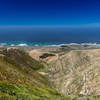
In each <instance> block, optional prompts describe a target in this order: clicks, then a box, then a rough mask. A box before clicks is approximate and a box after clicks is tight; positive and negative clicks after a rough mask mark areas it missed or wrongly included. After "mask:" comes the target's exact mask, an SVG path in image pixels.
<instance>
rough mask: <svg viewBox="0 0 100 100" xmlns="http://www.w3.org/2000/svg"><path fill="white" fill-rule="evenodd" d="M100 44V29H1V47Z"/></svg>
mask: <svg viewBox="0 0 100 100" xmlns="http://www.w3.org/2000/svg"><path fill="white" fill-rule="evenodd" d="M70 43H75V44H82V43H87V44H88V43H89V44H90V43H91V44H100V27H32V26H30V27H29V26H28V27H27V26H23V27H21V26H19V27H18V26H10V27H8V26H7V27H3V26H2V27H0V44H1V45H5V46H6V45H10V46H14V45H18V46H28V45H35V46H38V45H60V44H70Z"/></svg>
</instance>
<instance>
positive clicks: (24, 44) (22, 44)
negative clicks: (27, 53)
mask: <svg viewBox="0 0 100 100" xmlns="http://www.w3.org/2000/svg"><path fill="white" fill-rule="evenodd" d="M17 46H28V45H27V44H26V43H21V44H18V45H17Z"/></svg>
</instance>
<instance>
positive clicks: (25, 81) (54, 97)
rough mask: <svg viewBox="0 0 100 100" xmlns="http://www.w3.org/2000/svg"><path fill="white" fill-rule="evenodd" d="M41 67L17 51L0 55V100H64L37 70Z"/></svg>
mask: <svg viewBox="0 0 100 100" xmlns="http://www.w3.org/2000/svg"><path fill="white" fill-rule="evenodd" d="M40 68H43V65H42V64H41V63H39V62H38V61H36V60H34V59H32V58H31V57H30V56H28V54H27V53H25V52H23V51H20V50H18V49H8V50H4V51H2V53H1V54H0V100H66V99H64V96H62V95H61V94H59V93H57V92H56V91H55V90H52V89H51V85H50V82H49V80H48V79H47V78H46V77H44V76H42V75H40V74H39V73H38V72H37V70H38V69H40Z"/></svg>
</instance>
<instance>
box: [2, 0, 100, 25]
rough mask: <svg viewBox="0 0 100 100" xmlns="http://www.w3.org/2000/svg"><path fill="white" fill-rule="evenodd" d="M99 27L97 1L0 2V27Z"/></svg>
mask: <svg viewBox="0 0 100 100" xmlns="http://www.w3.org/2000/svg"><path fill="white" fill-rule="evenodd" d="M99 23H100V0H0V26H8V25H12V26H13V25H60V26H66V25H67V26H69V25H71V26H72V25H87V24H89V25H91V24H97V25H100V24H99Z"/></svg>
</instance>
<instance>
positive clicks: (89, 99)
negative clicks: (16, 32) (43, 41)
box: [0, 48, 100, 100]
mask: <svg viewBox="0 0 100 100" xmlns="http://www.w3.org/2000/svg"><path fill="white" fill-rule="evenodd" d="M30 52H31V53H30ZM30 52H28V53H29V55H30V56H32V58H31V57H30V56H29V55H28V53H26V52H24V51H23V50H22V49H21V50H20V49H17V48H7V49H5V48H0V100H99V99H100V91H99V90H100V87H99V86H100V67H99V64H100V49H90V50H71V49H70V50H68V49H62V48H56V49H55V48H46V49H34V50H32V51H30ZM36 52H37V53H36ZM38 52H40V53H38ZM37 54H38V55H37ZM37 58H38V59H37Z"/></svg>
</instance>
